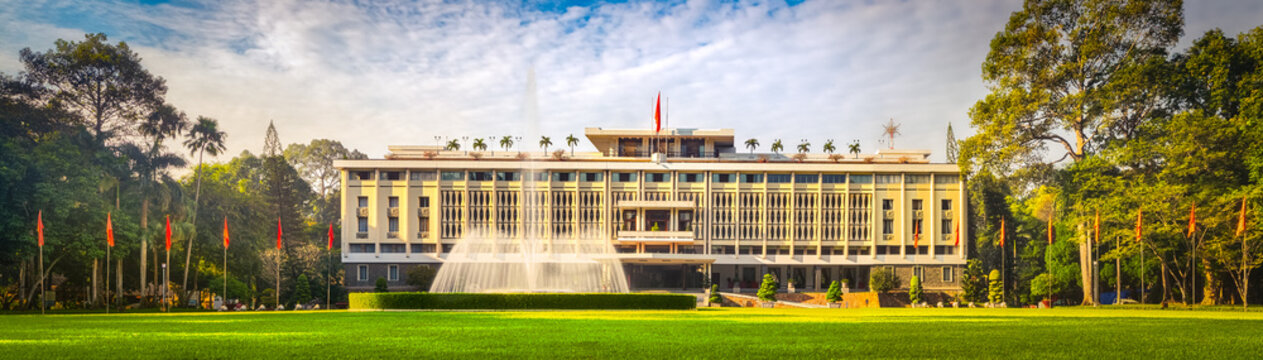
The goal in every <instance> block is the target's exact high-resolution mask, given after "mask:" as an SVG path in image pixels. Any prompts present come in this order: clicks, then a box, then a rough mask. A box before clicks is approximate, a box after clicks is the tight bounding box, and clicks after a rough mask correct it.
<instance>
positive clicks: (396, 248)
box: [382, 244, 404, 254]
mask: <svg viewBox="0 0 1263 360" xmlns="http://www.w3.org/2000/svg"><path fill="white" fill-rule="evenodd" d="M403 249H404V245H403V244H382V253H383V254H385V253H391V254H402V253H403Z"/></svg>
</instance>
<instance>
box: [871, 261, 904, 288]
mask: <svg viewBox="0 0 1263 360" xmlns="http://www.w3.org/2000/svg"><path fill="white" fill-rule="evenodd" d="M868 287H869V288H870V289H871V290H873V291H876V292H887V291H890V290H894V289H895V288H898V287H899V277H898V276H895V271H894V270H893V269H890V268H885V267H881V268H877V269H875V270H873V272H871V273H869V274H868Z"/></svg>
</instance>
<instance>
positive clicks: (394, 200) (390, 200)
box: [386, 196, 399, 208]
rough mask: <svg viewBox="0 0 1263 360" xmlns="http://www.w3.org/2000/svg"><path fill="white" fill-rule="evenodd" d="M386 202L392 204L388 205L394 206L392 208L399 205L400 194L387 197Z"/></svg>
mask: <svg viewBox="0 0 1263 360" xmlns="http://www.w3.org/2000/svg"><path fill="white" fill-rule="evenodd" d="M386 203H387V204H390V205H387V207H392V208H393V207H399V197H398V196H391V197H388V198H386Z"/></svg>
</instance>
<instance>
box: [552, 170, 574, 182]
mask: <svg viewBox="0 0 1263 360" xmlns="http://www.w3.org/2000/svg"><path fill="white" fill-rule="evenodd" d="M553 181H557V182H571V181H574V173H572V172H555V173H553Z"/></svg>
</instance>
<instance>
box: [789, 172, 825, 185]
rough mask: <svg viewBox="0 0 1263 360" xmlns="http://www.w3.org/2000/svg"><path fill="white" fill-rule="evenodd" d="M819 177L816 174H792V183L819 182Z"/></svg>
mask: <svg viewBox="0 0 1263 360" xmlns="http://www.w3.org/2000/svg"><path fill="white" fill-rule="evenodd" d="M819 180H820V177H819V176H816V174H798V175H794V183H797V184H815V183H818V182H820V181H819Z"/></svg>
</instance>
